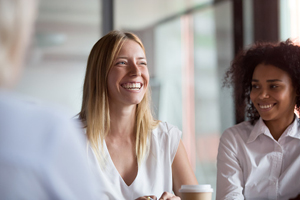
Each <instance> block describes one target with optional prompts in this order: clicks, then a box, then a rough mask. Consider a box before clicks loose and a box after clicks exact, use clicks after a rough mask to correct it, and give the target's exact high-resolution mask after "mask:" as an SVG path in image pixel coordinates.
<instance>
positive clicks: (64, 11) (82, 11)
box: [34, 0, 208, 60]
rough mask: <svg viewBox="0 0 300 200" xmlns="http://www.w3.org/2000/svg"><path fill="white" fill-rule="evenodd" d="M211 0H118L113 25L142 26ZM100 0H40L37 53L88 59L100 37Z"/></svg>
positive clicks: (117, 27)
mask: <svg viewBox="0 0 300 200" xmlns="http://www.w3.org/2000/svg"><path fill="white" fill-rule="evenodd" d="M207 1H208V0H151V1H147V0H115V1H114V27H115V29H119V30H139V29H142V28H145V27H147V26H150V25H152V24H154V23H157V22H159V21H160V20H163V19H164V18H167V17H169V16H172V15H175V14H176V13H179V12H182V11H184V10H186V9H188V8H190V7H192V6H195V5H199V4H201V3H204V2H207ZM101 4H102V1H101V0H40V4H39V14H38V18H37V23H36V37H35V48H34V55H35V57H40V58H43V60H47V59H50V60H51V59H63V60H66V59H67V60H68V59H86V57H87V55H88V53H89V51H90V49H91V47H92V46H93V44H94V43H95V42H96V41H97V40H98V39H99V38H100V37H101V24H102V20H103V19H101V10H102V8H101Z"/></svg>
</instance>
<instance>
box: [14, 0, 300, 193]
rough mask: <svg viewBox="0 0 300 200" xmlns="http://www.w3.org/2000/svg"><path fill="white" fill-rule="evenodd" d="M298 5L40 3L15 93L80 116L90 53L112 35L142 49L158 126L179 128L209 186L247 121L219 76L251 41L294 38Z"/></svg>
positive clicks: (237, 1)
mask: <svg viewBox="0 0 300 200" xmlns="http://www.w3.org/2000/svg"><path fill="white" fill-rule="evenodd" d="M299 11H300V0H263V1H262V0H151V1H150V0H148V1H147V0H102V1H101V0H40V4H39V14H38V19H37V23H36V31H35V34H34V36H33V45H32V46H31V48H30V50H29V51H28V56H27V57H28V59H27V66H26V68H25V70H24V76H23V77H22V80H21V81H20V82H19V84H18V85H17V87H16V90H17V91H18V92H20V93H23V94H24V95H26V96H30V99H31V101H34V102H39V101H40V100H42V101H46V102H49V103H52V104H57V105H60V106H63V107H65V109H66V110H68V112H69V113H70V117H73V116H75V115H76V114H77V113H78V112H79V111H80V106H81V98H82V86H83V79H84V75H85V68H86V62H87V58H88V54H89V52H90V50H91V48H92V46H93V44H94V43H95V42H96V41H97V40H98V39H99V38H100V37H101V36H103V35H104V34H106V33H108V32H109V31H110V30H112V29H118V30H124V31H131V32H134V33H136V34H137V35H138V36H139V37H140V38H141V39H142V41H143V43H144V45H145V48H146V53H147V60H148V67H149V72H150V75H151V80H150V83H151V90H152V99H153V108H154V113H155V116H156V118H158V119H160V120H162V121H167V122H169V123H172V124H174V125H176V126H178V128H179V129H181V130H182V131H183V141H184V144H185V146H186V149H187V153H188V155H189V159H190V162H191V164H192V166H193V168H194V170H195V173H196V176H197V179H198V181H199V183H201V184H204V183H208V184H211V185H212V186H213V188H214V189H215V188H216V187H215V186H216V156H217V149H218V142H219V138H220V135H221V134H222V132H223V131H224V130H225V129H226V128H228V127H230V126H232V125H234V124H235V123H237V122H240V121H242V120H243V119H244V114H243V113H236V112H235V107H234V97H233V96H232V93H233V91H232V90H231V89H228V88H226V87H225V88H223V87H222V82H223V77H224V72H225V71H226V69H227V68H228V67H229V65H230V61H231V60H232V59H233V58H234V56H235V54H236V53H237V52H238V50H239V49H242V48H246V47H247V46H249V45H250V44H252V43H253V42H255V41H281V40H286V39H287V38H297V37H299V36H300V13H299Z"/></svg>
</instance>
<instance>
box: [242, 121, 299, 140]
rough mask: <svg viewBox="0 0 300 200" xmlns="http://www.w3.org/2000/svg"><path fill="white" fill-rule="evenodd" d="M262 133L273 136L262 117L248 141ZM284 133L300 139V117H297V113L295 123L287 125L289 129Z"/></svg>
mask: <svg viewBox="0 0 300 200" xmlns="http://www.w3.org/2000/svg"><path fill="white" fill-rule="evenodd" d="M261 134H265V135H267V136H270V137H272V135H271V133H270V130H269V129H268V127H267V126H266V125H265V123H264V121H263V120H262V118H259V120H258V121H257V122H256V123H255V125H254V127H253V129H252V131H251V133H250V135H249V138H248V140H247V143H251V142H253V141H254V140H256V138H257V137H258V136H259V135H261ZM283 134H286V135H287V136H290V137H293V138H297V139H300V122H299V118H298V117H297V115H295V119H294V121H293V123H292V124H291V125H289V126H288V127H287V129H286V130H285V131H284V133H283Z"/></svg>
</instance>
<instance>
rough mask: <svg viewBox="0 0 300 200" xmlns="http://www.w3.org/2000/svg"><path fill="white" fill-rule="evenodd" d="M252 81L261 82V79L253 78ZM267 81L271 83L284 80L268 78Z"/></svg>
mask: <svg viewBox="0 0 300 200" xmlns="http://www.w3.org/2000/svg"><path fill="white" fill-rule="evenodd" d="M252 82H259V81H258V80H257V79H252ZM267 82H269V83H273V82H282V80H280V79H270V80H267Z"/></svg>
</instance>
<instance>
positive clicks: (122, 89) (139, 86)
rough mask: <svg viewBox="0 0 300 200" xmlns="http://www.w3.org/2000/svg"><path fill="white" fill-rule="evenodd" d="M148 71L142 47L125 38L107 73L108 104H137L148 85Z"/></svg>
mask: <svg viewBox="0 0 300 200" xmlns="http://www.w3.org/2000/svg"><path fill="white" fill-rule="evenodd" d="M148 83H149V73H148V68H147V60H146V56H145V53H144V50H143V49H142V47H141V46H140V45H139V44H138V43H137V42H135V41H133V40H130V39H127V40H125V41H124V43H123V46H122V48H121V50H120V52H119V54H118V55H117V57H116V59H115V60H114V62H113V65H112V67H111V69H110V71H109V73H108V78H107V84H108V99H109V102H110V105H124V106H126V105H136V104H139V103H140V102H141V101H142V99H143V97H144V95H145V93H146V91H147V87H148Z"/></svg>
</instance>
